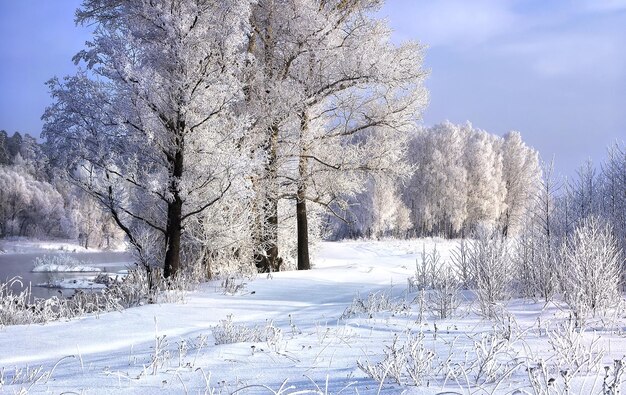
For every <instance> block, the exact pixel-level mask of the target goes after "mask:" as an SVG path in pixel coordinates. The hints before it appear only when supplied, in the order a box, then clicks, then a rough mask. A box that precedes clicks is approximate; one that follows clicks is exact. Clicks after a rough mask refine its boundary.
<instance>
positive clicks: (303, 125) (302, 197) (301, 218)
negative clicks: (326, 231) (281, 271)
mask: <svg viewBox="0 0 626 395" xmlns="http://www.w3.org/2000/svg"><path fill="white" fill-rule="evenodd" d="M307 128H308V118H307V114H306V112H303V113H302V118H301V121H300V140H301V141H300V160H299V163H298V173H299V181H300V182H299V184H298V192H297V193H296V221H297V228H298V270H310V269H311V261H310V259H309V225H308V220H307V212H306V179H307V171H308V160H307V157H306V154H307V152H306V146H305V142H304V141H303V140H304V135H305V133H306V131H307Z"/></svg>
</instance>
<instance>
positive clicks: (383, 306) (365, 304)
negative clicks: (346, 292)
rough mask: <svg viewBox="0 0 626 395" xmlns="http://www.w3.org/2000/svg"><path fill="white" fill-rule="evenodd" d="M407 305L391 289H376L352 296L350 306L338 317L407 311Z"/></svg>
mask: <svg viewBox="0 0 626 395" xmlns="http://www.w3.org/2000/svg"><path fill="white" fill-rule="evenodd" d="M409 309H410V308H409V305H408V303H407V302H406V301H405V300H404V299H399V298H394V297H393V296H392V295H391V291H378V292H373V293H371V294H369V295H367V297H366V298H362V297H361V295H360V294H357V296H355V297H354V299H353V300H352V303H351V304H350V306H348V307H347V308H346V310H345V311H344V312H343V314H341V317H340V319H346V318H350V317H354V316H356V315H360V314H365V315H368V316H369V318H373V316H374V313H379V312H383V311H389V312H392V313H401V312H406V311H408V310H409Z"/></svg>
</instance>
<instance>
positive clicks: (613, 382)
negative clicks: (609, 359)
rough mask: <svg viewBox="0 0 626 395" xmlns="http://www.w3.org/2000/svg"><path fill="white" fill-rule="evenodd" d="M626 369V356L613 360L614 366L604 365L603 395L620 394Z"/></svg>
mask: <svg viewBox="0 0 626 395" xmlns="http://www.w3.org/2000/svg"><path fill="white" fill-rule="evenodd" d="M624 370H626V357H625V358H622V359H615V360H613V367H611V366H605V367H604V380H603V381H602V395H619V394H620V389H621V388H622V385H623V383H624Z"/></svg>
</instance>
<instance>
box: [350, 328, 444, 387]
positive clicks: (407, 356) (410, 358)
mask: <svg viewBox="0 0 626 395" xmlns="http://www.w3.org/2000/svg"><path fill="white" fill-rule="evenodd" d="M383 353H384V357H383V359H382V360H381V361H379V362H376V363H372V362H370V361H369V360H367V359H366V360H365V361H360V360H359V361H357V366H358V367H359V369H361V370H362V371H363V372H364V373H365V374H367V375H368V376H369V377H370V378H372V379H373V380H375V381H377V382H379V383H381V384H382V383H384V382H385V380H387V379H389V380H391V381H393V382H395V383H397V384H400V385H415V386H419V385H422V384H424V381H425V380H426V378H427V377H429V376H430V375H431V374H432V371H433V360H434V359H435V353H434V352H433V351H432V350H429V349H427V348H426V347H425V346H424V334H423V333H421V332H420V333H415V334H413V333H411V332H409V333H407V339H406V341H405V342H404V343H403V344H399V342H398V335H397V334H394V336H393V340H392V342H391V345H388V346H385V349H384V350H383Z"/></svg>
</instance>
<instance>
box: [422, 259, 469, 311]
mask: <svg viewBox="0 0 626 395" xmlns="http://www.w3.org/2000/svg"><path fill="white" fill-rule="evenodd" d="M460 289H461V285H460V282H459V280H458V278H457V277H456V275H455V273H454V271H453V270H452V268H450V267H443V268H440V269H439V270H438V271H437V276H436V277H435V279H434V284H433V289H432V291H430V293H429V298H428V301H429V305H430V309H431V310H432V311H433V312H434V313H435V314H436V315H437V317H439V318H441V319H445V318H448V317H450V316H451V315H452V313H454V311H455V310H456V309H457V307H459V305H460V303H461V302H460V300H459V291H460Z"/></svg>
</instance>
